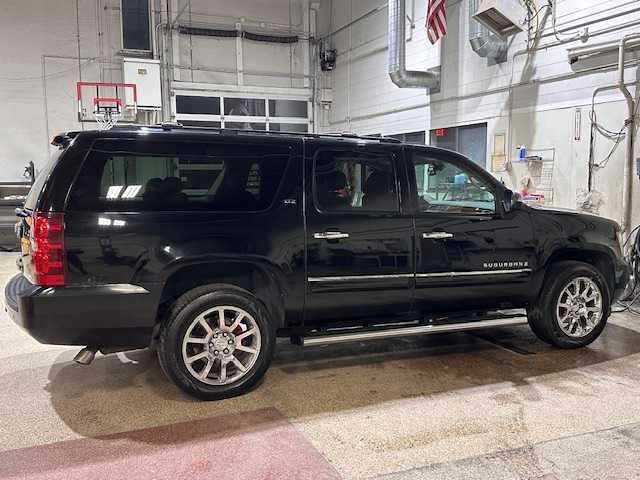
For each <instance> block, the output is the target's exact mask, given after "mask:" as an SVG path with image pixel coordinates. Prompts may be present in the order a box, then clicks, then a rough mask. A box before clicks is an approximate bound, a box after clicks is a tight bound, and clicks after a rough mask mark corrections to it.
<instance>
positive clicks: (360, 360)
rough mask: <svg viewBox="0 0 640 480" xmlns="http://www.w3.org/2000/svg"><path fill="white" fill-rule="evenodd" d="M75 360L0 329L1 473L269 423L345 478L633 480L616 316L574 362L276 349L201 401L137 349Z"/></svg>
mask: <svg viewBox="0 0 640 480" xmlns="http://www.w3.org/2000/svg"><path fill="white" fill-rule="evenodd" d="M14 269H15V266H14V256H13V255H8V254H3V255H1V256H0V281H1V282H2V283H4V282H5V281H6V280H7V279H8V278H9V276H10V275H11V274H13V272H14ZM75 353H76V349H75V348H67V347H52V346H46V345H39V344H38V343H36V342H35V341H34V340H32V339H31V338H30V337H29V336H28V335H26V334H25V333H24V332H22V331H21V330H19V329H18V328H17V327H16V326H14V325H13V324H12V323H11V322H10V321H9V320H8V318H7V317H6V315H4V314H2V315H0V462H1V461H2V455H3V453H4V454H6V455H9V454H13V453H14V452H15V451H17V450H18V449H24V448H27V447H34V446H40V445H45V444H50V443H53V442H64V441H68V440H76V439H83V438H88V439H91V440H88V441H94V440H93V439H102V440H101V441H106V440H104V439H105V438H107V437H105V436H108V435H114V434H118V435H119V438H121V437H123V436H124V437H127V436H130V437H131V438H136V437H135V435H138V434H135V435H134V434H133V433H131V434H130V435H129V432H133V431H140V430H144V429H149V428H151V427H157V426H166V425H172V424H184V422H187V421H194V420H195V421H200V420H202V421H209V419H211V418H214V417H219V418H224V417H225V416H228V415H230V414H238V413H240V414H243V413H244V414H246V415H254V414H255V412H261V411H264V409H270V411H272V410H273V411H277V412H278V414H279V415H281V416H282V418H284V419H286V420H287V422H288V423H289V424H290V425H292V426H293V428H294V430H295V432H296V434H299V435H301V437H300V438H303V439H304V440H305V442H307V443H308V444H309V448H313V449H315V450H316V451H317V452H319V454H320V458H323V459H324V460H326V462H327V464H328V465H330V466H331V467H332V470H331V471H333V472H334V473H335V474H337V475H339V476H340V477H342V478H345V479H346V478H348V479H356V478H357V479H361V478H369V477H375V478H389V479H408V478H421V479H422V478H425V479H432V478H433V479H447V478H465V479H476V478H477V479H487V478H491V479H525V478H526V479H529V478H541V479H578V478H579V479H603V478H611V479H632V478H634V479H636V478H640V464H639V463H638V462H637V459H638V458H640V400H639V399H638V396H639V394H640V368H639V367H640V318H637V317H634V316H631V315H625V314H615V315H614V316H613V318H612V320H611V322H610V324H609V326H608V327H607V329H606V330H605V333H604V334H603V336H602V337H601V338H600V339H599V340H598V341H597V342H596V343H594V344H593V345H592V346H590V347H589V348H586V349H581V350H573V351H561V350H555V349H553V348H551V347H548V346H546V345H544V344H542V343H540V342H539V341H537V340H536V339H535V337H534V336H533V335H532V334H531V333H530V332H529V330H528V329H527V328H526V327H517V328H510V329H502V330H499V331H498V330H494V331H486V332H482V333H479V334H451V335H441V336H431V337H421V338H413V339H411V340H393V341H384V342H375V343H368V344H356V345H349V346H339V347H338V346H333V347H318V348H312V349H305V350H300V349H298V348H297V347H293V346H290V345H288V344H286V343H281V344H280V345H279V349H278V354H277V358H276V360H275V363H274V365H273V366H272V368H271V369H270V371H269V372H268V373H267V376H266V378H265V381H264V382H263V383H262V385H261V386H260V387H259V388H257V389H255V390H254V391H252V392H251V393H249V394H247V395H244V396H242V397H238V398H234V399H229V400H225V401H221V402H211V403H203V402H198V401H194V400H192V399H191V398H189V397H187V396H185V395H183V394H182V393H181V392H180V391H179V390H178V389H177V388H176V387H174V386H173V385H171V384H170V383H169V382H168V381H166V380H165V378H164V377H163V375H162V372H161V371H160V368H159V367H158V364H157V362H156V359H155V356H154V355H153V354H152V353H151V352H149V351H145V350H142V351H136V352H130V353H127V354H117V355H109V356H99V357H98V358H97V359H96V361H95V362H94V363H93V364H92V365H91V366H89V367H81V366H78V365H75V364H73V363H72V362H71V359H72V358H73V356H74V354H75ZM267 425H268V424H267ZM264 428H268V427H264ZM225 435H227V434H225ZM228 435H229V436H233V435H234V432H233V429H231V430H230V431H228ZM43 448H44V447H43ZM163 448H165V449H167V452H170V451H171V449H172V444H171V443H166V444H164V445H163ZM12 451H13V452H12ZM29 451H33V452H34V456H35V455H37V453H35V452H37V451H38V449H35V450H29ZM247 455H250V453H249V452H248V453H247ZM35 460H36V459H35V458H34V461H35ZM292 460H293V459H292ZM1 476H2V470H1V469H0V477H1ZM25 478H26V477H25ZM44 478H46V476H45V477H44ZM56 478H57V477H56ZM96 478H106V477H104V476H97V477H96ZM150 478H151V477H150ZM200 478H207V477H203V476H202V475H200ZM270 478H278V475H277V474H276V475H275V476H273V477H270ZM315 478H323V475H322V474H318V475H317V476H316V477H315Z"/></svg>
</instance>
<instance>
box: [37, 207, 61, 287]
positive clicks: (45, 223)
mask: <svg viewBox="0 0 640 480" xmlns="http://www.w3.org/2000/svg"><path fill="white" fill-rule="evenodd" d="M31 221H32V223H31V234H30V237H31V238H30V240H31V270H32V274H33V281H34V283H35V284H36V285H41V286H43V287H57V286H61V285H64V283H65V274H64V263H65V259H64V214H63V213H44V212H35V213H34V214H33V216H32V217H31Z"/></svg>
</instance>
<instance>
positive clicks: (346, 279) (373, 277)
mask: <svg viewBox="0 0 640 480" xmlns="http://www.w3.org/2000/svg"><path fill="white" fill-rule="evenodd" d="M530 272H531V269H530V268H518V269H514V270H474V271H470V272H436V273H418V274H416V275H415V277H416V278H442V277H469V276H478V275H508V274H516V273H530ZM413 277H414V274H413V273H399V274H396V273H391V274H381V275H346V276H335V277H308V278H307V280H308V281H309V283H319V282H350V281H355V280H386V279H389V278H413Z"/></svg>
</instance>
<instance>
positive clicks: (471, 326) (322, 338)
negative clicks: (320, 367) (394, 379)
mask: <svg viewBox="0 0 640 480" xmlns="http://www.w3.org/2000/svg"><path fill="white" fill-rule="evenodd" d="M526 323H527V317H524V316H519V317H511V318H495V319H489V320H477V321H475V322H463V323H450V324H447V325H419V326H415V327H401V328H387V329H384V330H370V331H366V332H353V333H343V334H330V335H311V336H309V337H300V338H299V339H298V342H297V343H298V344H299V345H301V346H303V347H311V346H313V345H329V344H334V343H348V342H364V341H366V340H379V339H383V338H394V337H406V336H413V335H429V334H432V333H449V332H466V331H469V330H480V329H483V328H494V327H512V326H514V325H525V324H526Z"/></svg>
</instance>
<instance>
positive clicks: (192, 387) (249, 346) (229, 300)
mask: <svg viewBox="0 0 640 480" xmlns="http://www.w3.org/2000/svg"><path fill="white" fill-rule="evenodd" d="M274 344H275V332H274V330H273V328H272V327H271V325H270V322H269V321H268V319H267V314H266V312H265V311H264V308H263V307H262V306H261V305H260V303H259V302H258V301H257V299H256V298H255V297H253V296H252V295H251V294H250V293H248V292H246V291H244V290H242V289H238V288H235V287H231V286H221V285H208V286H203V287H199V288H195V289H193V290H191V291H189V292H187V293H185V294H184V295H182V296H181V297H180V298H179V299H178V300H177V301H176V303H175V305H174V307H173V308H172V309H171V312H170V314H169V318H168V319H167V323H166V324H165V326H164V328H163V330H162V333H161V336H160V348H159V349H158V358H159V360H160V364H161V366H162V369H163V371H164V372H165V373H166V374H167V376H168V377H169V378H170V379H171V380H172V381H173V382H174V383H176V384H177V385H178V386H179V387H180V388H181V389H183V390H184V391H186V392H187V393H189V394H190V395H193V396H196V397H198V398H202V399H205V400H217V399H221V398H227V397H232V396H235V395H240V394H242V393H244V392H246V391H248V390H249V389H250V388H251V387H253V386H254V385H255V384H256V383H257V382H258V381H259V380H260V378H262V376H263V375H264V373H265V371H266V370H267V368H268V366H269V363H270V362H271V357H272V355H273V349H274Z"/></svg>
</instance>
